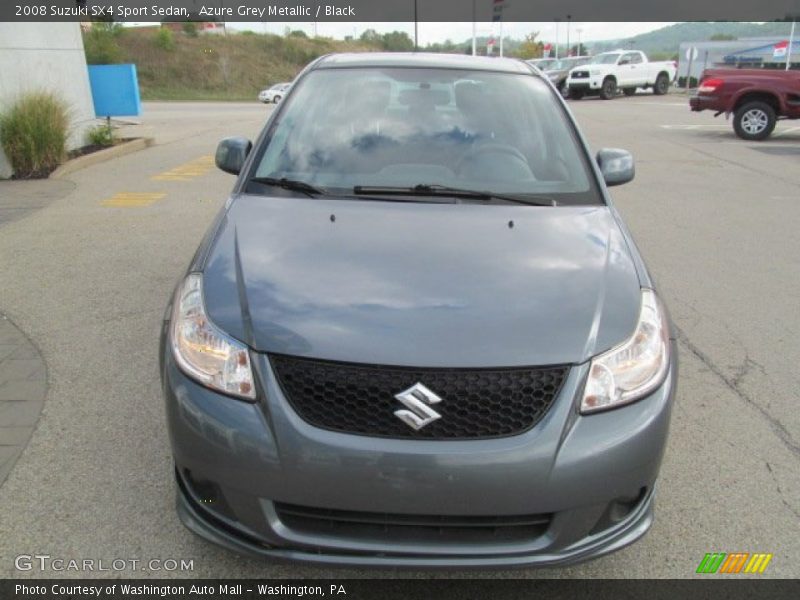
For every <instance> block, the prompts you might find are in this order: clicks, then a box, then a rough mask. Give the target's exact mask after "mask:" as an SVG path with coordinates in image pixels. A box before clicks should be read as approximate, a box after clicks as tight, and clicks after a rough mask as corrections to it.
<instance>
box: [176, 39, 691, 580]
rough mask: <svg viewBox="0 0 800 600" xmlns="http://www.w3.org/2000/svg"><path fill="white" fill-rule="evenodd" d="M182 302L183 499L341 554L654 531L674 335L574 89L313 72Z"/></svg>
mask: <svg viewBox="0 0 800 600" xmlns="http://www.w3.org/2000/svg"><path fill="white" fill-rule="evenodd" d="M216 161H217V164H218V166H219V167H220V168H222V169H223V170H225V171H227V172H230V173H236V174H238V175H239V177H238V180H237V182H236V185H235V188H234V190H233V193H232V195H231V197H230V199H229V200H228V201H227V203H226V204H225V206H224V208H223V209H222V211H221V212H220V214H219V215H218V217H217V219H216V221H215V222H214V224H213V225H212V227H211V229H210V231H209V233H208V234H207V236H206V238H205V239H204V241H203V242H202V244H201V245H200V248H199V250H198V251H197V253H196V255H195V257H194V259H193V260H192V263H191V266H190V267H189V270H188V272H187V274H186V276H185V278H184V279H183V280H182V281H181V282H180V283H179V285H178V287H177V289H176V291H175V294H174V297H173V299H172V301H171V302H170V305H169V307H168V309H167V313H166V317H165V321H164V327H163V334H162V344H161V361H162V365H161V369H162V378H163V389H164V394H165V397H166V405H167V416H168V421H169V431H170V437H171V442H172V449H173V455H174V459H175V475H176V478H177V487H178V513H179V515H180V518H181V519H182V521H183V523H184V524H185V525H186V526H188V527H189V529H191V530H192V531H194V532H196V533H197V534H199V535H200V536H202V537H204V538H206V539H208V540H211V541H213V542H216V543H218V544H221V545H223V546H225V547H228V548H230V549H234V550H237V551H240V552H245V553H249V554H255V555H260V556H264V557H271V558H276V559H281V558H283V559H291V560H297V561H307V562H315V563H322V564H354V565H375V566H382V565H386V566H407V567H415V568H416V567H491V566H495V567H507V566H515V565H516V566H523V565H554V564H569V563H572V562H576V561H580V560H585V559H587V558H593V557H597V556H600V555H603V554H605V553H608V552H612V551H614V550H617V549H619V548H621V547H623V546H625V545H627V544H629V543H631V542H633V541H634V540H636V539H637V538H639V537H640V536H642V535H643V534H644V533H645V532H646V531H647V529H648V528H649V526H650V524H651V523H652V519H653V495H654V491H655V484H656V478H657V475H658V470H659V466H660V463H661V458H662V455H663V452H664V448H665V445H666V439H667V431H668V428H669V420H670V410H671V406H672V402H673V397H674V394H675V385H676V378H677V363H676V355H675V341H674V336H673V335H671V327H670V324H669V319H668V316H667V313H666V311H665V308H664V306H663V304H662V303H661V301H660V300H659V297H658V294H657V292H656V291H655V290H654V288H653V283H652V281H651V279H650V277H649V275H648V273H647V271H646V269H645V266H644V263H643V261H642V259H641V258H640V256H639V253H638V251H637V249H636V247H635V245H634V243H633V241H632V239H631V237H630V235H629V234H628V232H627V230H626V228H625V226H624V225H623V223H622V222H621V220H620V217H619V215H618V213H617V212H616V210H615V209H614V207H613V205H612V203H611V199H610V197H609V195H608V192H607V190H606V186H609V185H616V184H620V183H625V182H627V181H629V180H631V179H632V178H633V174H634V166H633V159H632V158H631V156H630V154H628V153H627V152H625V151H622V150H601V151H600V152H599V153H598V154H597V156H596V157H592V156H590V154H589V151H588V149H587V144H586V142H585V140H584V139H583V138H582V137H581V135H580V133H579V132H578V130H577V127H576V125H575V122H574V121H573V119H572V117H571V115H570V113H569V111H568V109H567V108H566V106H565V104H564V102H563V101H562V100H561V98H560V97H559V94H558V92H557V91H556V90H555V89H554V88H553V87H552V85H551V84H550V83H549V82H548V81H547V80H546V79H545V78H543V76H542V75H541V74H540V73H539V72H538V71H537V70H535V69H533V68H531V67H529V66H528V65H526V64H525V63H523V62H521V61H514V60H509V59H489V58H475V57H467V56H447V55H425V54H358V55H333V56H328V57H323V58H321V59H319V60H317V61H316V62H314V63H312V64H311V65H310V66H309V67H308V68H306V70H305V71H303V73H301V74H300V76H299V77H298V78H297V79H296V81H295V83H294V85H293V86H292V90H291V92H290V93H289V95H288V96H287V97H286V98H285V99H284V101H283V102H282V103H281V104H280V105H279V106H278V107H277V108H276V109H275V111H274V113H273V114H272V116H271V117H270V119H269V121H268V123H267V125H266V127H265V129H264V131H263V132H262V134H261V135H260V137H259V139H258V141H256V142H255V144H251V143H250V142H249V141H247V140H245V139H243V138H228V139H226V140H223V141H222V142H221V143H220V145H219V148H218V149H217V154H216Z"/></svg>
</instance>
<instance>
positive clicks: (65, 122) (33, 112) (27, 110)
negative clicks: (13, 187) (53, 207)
mask: <svg viewBox="0 0 800 600" xmlns="http://www.w3.org/2000/svg"><path fill="white" fill-rule="evenodd" d="M68 129H69V115H68V111H67V107H66V105H65V104H64V102H62V101H61V100H60V99H58V98H57V97H56V96H55V95H54V94H51V93H49V92H31V93H29V94H26V95H24V96H22V97H21V98H20V99H19V100H17V101H16V102H15V103H14V104H13V105H12V106H11V108H10V109H9V110H8V111H7V112H6V113H4V114H2V115H0V144H2V146H3V150H4V151H5V154H6V156H7V157H8V160H9V161H11V166H12V167H13V169H14V174H15V176H16V177H18V178H25V179H27V178H31V177H46V176H47V175H49V174H50V172H51V171H53V169H55V168H56V167H57V166H58V165H59V164H60V163H61V161H62V160H63V159H64V156H65V154H66V145H67V132H68Z"/></svg>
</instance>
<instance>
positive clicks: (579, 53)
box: [575, 27, 583, 56]
mask: <svg viewBox="0 0 800 600" xmlns="http://www.w3.org/2000/svg"><path fill="white" fill-rule="evenodd" d="M575 31H577V32H578V52H577V56H583V48H581V32H582V31H583V29H581V28H580V27H578V28H577V29H576V30H575Z"/></svg>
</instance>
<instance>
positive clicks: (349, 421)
mask: <svg viewBox="0 0 800 600" xmlns="http://www.w3.org/2000/svg"><path fill="white" fill-rule="evenodd" d="M271 360H272V366H273V369H274V370H275V373H276V375H277V377H278V381H279V382H280V385H281V387H282V389H283V392H284V394H285V395H286V397H287V398H288V400H289V402H290V403H291V405H292V407H293V408H294V409H295V411H296V412H297V413H298V414H299V415H300V416H301V417H302V418H303V419H304V420H305V421H307V422H308V423H311V424H312V425H315V426H317V427H321V428H323V429H332V430H335V431H342V432H346V433H355V434H361V435H369V436H379V437H393V438H414V439H447V440H453V439H475V438H489V437H502V436H510V435H515V434H518V433H522V432H524V431H526V430H528V429H530V428H531V427H533V426H534V425H536V423H538V422H539V420H540V419H541V418H542V417H543V416H544V415H545V413H547V411H548V409H549V408H550V406H551V405H552V403H553V400H554V399H555V397H556V396H557V395H558V392H559V390H560V389H561V385H562V383H563V382H564V379H565V377H566V375H567V372H568V370H569V367H567V366H548V367H524V368H507V369H418V368H405V367H385V366H377V365H363V364H353V363H340V362H330V361H319V360H311V359H304V358H296V357H289V356H278V355H273V356H271ZM416 383H422V384H423V385H424V386H426V387H427V388H428V389H429V390H431V391H432V392H434V393H435V394H437V395H438V396H439V397H441V399H442V401H441V402H439V403H437V404H435V405H433V406H432V408H434V409H435V411H436V412H437V413H439V414H440V415H441V418H440V419H437V420H435V421H433V422H432V423H430V424H428V425H426V426H425V427H423V428H422V429H420V430H418V431H417V430H414V429H413V428H412V427H410V426H408V425H407V424H406V423H404V422H403V421H401V420H400V419H399V418H398V417H397V416H396V415H395V414H394V413H395V411H397V410H402V409H405V408H406V407H405V406H403V404H401V403H400V402H399V401H398V400H397V399H396V398H395V394H399V393H401V392H404V391H405V390H407V389H408V388H410V387H411V386H413V385H415V384H416Z"/></svg>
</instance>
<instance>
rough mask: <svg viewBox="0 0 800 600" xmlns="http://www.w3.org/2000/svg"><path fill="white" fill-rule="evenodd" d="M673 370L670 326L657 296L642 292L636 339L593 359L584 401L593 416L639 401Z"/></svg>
mask: <svg viewBox="0 0 800 600" xmlns="http://www.w3.org/2000/svg"><path fill="white" fill-rule="evenodd" d="M668 366H669V325H668V324H667V317H666V314H665V312H664V308H663V307H662V306H661V302H660V301H659V300H658V297H657V296H656V294H655V292H654V291H653V290H649V289H643V290H642V307H641V310H640V312H639V322H638V323H637V324H636V330H635V331H634V332H633V335H632V336H631V337H630V338H629V339H628V340H627V341H625V342H623V343H622V344H620V345H619V346H617V347H615V348H612V349H611V350H609V351H608V352H604V353H603V354H600V355H598V356H595V357H594V358H593V359H592V362H591V364H590V366H589V377H588V379H587V380H586V388H585V389H584V392H583V400H582V401H581V412H582V413H591V412H595V411H598V410H604V409H607V408H615V407H617V406H622V405H624V404H628V403H630V402H633V401H635V400H639V399H640V398H642V397H643V396H645V395H647V394H648V393H650V392H652V391H653V390H654V389H655V388H657V387H658V386H659V385H661V383H662V382H663V381H664V378H665V377H666V374H667V367H668Z"/></svg>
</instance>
